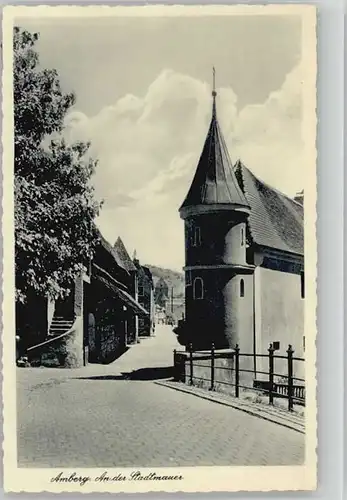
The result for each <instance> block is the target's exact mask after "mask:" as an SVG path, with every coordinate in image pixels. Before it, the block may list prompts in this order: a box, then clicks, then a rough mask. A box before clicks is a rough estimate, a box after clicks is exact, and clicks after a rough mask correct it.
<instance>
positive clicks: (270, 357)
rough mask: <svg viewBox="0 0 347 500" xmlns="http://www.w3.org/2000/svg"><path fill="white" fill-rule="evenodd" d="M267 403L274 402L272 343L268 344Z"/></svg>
mask: <svg viewBox="0 0 347 500" xmlns="http://www.w3.org/2000/svg"><path fill="white" fill-rule="evenodd" d="M268 351H269V403H270V405H272V404H273V402H274V396H273V389H274V351H275V349H274V348H273V345H272V344H270V346H269V349H268Z"/></svg>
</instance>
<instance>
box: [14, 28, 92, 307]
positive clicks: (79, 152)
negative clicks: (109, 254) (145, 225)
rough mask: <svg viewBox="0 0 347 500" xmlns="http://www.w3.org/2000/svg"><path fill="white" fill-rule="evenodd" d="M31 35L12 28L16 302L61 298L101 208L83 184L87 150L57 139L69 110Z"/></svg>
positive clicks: (87, 249) (84, 255) (82, 260)
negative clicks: (32, 298)
mask: <svg viewBox="0 0 347 500" xmlns="http://www.w3.org/2000/svg"><path fill="white" fill-rule="evenodd" d="M38 39H39V36H38V34H36V33H35V34H32V33H29V32H28V31H25V30H22V29H21V28H18V27H15V28H14V38H13V50H14V67H13V74H14V89H13V90H14V149H15V164H14V174H15V175H14V177H15V183H14V184H15V185H14V189H15V193H14V195H15V267H16V300H17V301H19V302H21V303H25V302H26V300H27V299H28V297H30V296H32V295H33V294H34V295H36V296H40V297H44V296H46V297H51V298H53V299H57V298H59V297H64V296H66V295H67V294H68V291H69V288H70V287H71V284H72V283H73V281H74V279H75V278H76V276H77V275H78V274H79V273H80V272H81V271H82V269H83V265H85V264H86V263H87V262H89V258H90V257H91V255H92V252H93V247H94V245H95V242H96V238H97V236H96V232H95V226H94V224H93V219H94V218H95V217H96V216H97V214H98V212H99V209H100V206H101V204H100V203H99V202H98V201H96V200H95V197H94V189H93V187H92V186H91V184H90V180H91V177H92V175H93V173H94V171H95V168H96V165H97V162H96V161H94V160H93V159H92V158H90V156H89V155H88V149H89V144H87V143H82V142H76V143H74V144H69V143H67V142H66V140H65V139H64V134H63V131H64V130H63V129H64V118H65V116H66V113H67V112H68V110H69V109H70V108H71V106H72V105H73V104H74V102H75V96H74V95H73V94H65V93H64V92H63V91H62V88H61V85H60V82H59V77H58V74H57V71H56V70H54V69H42V68H41V67H40V64H39V56H38V53H37V51H36V50H35V44H36V43H37V41H38Z"/></svg>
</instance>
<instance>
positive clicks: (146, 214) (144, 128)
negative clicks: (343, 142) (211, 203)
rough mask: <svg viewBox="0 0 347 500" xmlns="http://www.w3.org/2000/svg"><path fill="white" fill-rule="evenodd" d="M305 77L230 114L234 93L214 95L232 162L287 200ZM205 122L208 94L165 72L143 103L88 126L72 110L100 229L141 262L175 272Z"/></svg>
mask: <svg viewBox="0 0 347 500" xmlns="http://www.w3.org/2000/svg"><path fill="white" fill-rule="evenodd" d="M301 86H302V67H301V65H299V66H298V67H296V68H294V69H293V71H292V72H291V73H289V74H288V75H287V77H286V79H285V81H284V82H283V85H282V87H281V88H280V89H279V90H278V91H276V92H273V93H272V94H270V95H269V96H268V98H267V100H266V101H265V102H264V103H263V104H258V105H249V106H247V107H245V108H243V109H242V110H241V111H239V112H238V111H237V96H236V95H235V93H234V92H233V90H232V89H231V88H223V89H219V90H218V98H217V99H218V100H217V108H218V111H217V113H218V118H219V122H220V125H221V128H222V130H223V134H224V136H225V140H226V143H227V145H228V148H229V151H230V155H231V157H232V160H233V161H235V160H236V159H237V158H241V159H242V161H243V162H244V163H245V164H246V165H247V166H248V167H249V168H250V169H251V170H253V171H254V173H255V174H256V175H259V177H261V178H262V179H263V180H264V181H266V182H268V183H270V184H272V185H274V186H275V187H277V188H278V189H280V190H282V191H284V192H286V193H288V194H294V193H295V191H297V190H299V189H300V188H301V187H302V185H301V178H302V169H303V144H302V139H301V130H300V126H301V113H302V106H301ZM210 116H211V88H209V86H208V85H207V84H206V83H204V82H201V81H199V80H196V79H194V78H191V77H189V76H187V75H183V74H179V73H176V72H174V71H172V70H165V71H163V72H162V73H161V74H160V75H159V76H158V77H157V78H156V79H155V81H154V82H153V83H152V84H151V85H150V86H149V88H148V90H147V92H146V94H145V96H144V97H138V96H133V95H126V96H124V97H123V98H121V99H120V100H118V101H117V102H116V103H115V104H114V105H113V106H108V107H105V108H104V109H102V110H100V112H99V113H98V114H97V115H95V116H92V117H87V116H86V115H84V114H83V113H80V112H79V111H77V110H74V111H72V112H71V113H70V115H69V116H68V117H67V119H66V134H67V136H68V137H69V139H70V140H76V139H82V140H89V141H91V154H92V155H93V156H94V157H97V158H98V159H99V166H98V169H97V173H96V175H95V179H94V182H95V187H96V191H97V195H98V196H100V197H101V198H104V199H105V205H104V209H103V211H102V213H101V215H100V218H99V222H98V223H99V225H100V228H101V230H102V231H103V232H104V234H105V237H106V238H108V239H110V241H112V242H113V241H114V240H115V239H116V237H117V236H118V235H121V236H122V237H123V238H124V241H125V243H126V244H127V245H128V247H129V249H130V250H131V251H132V250H133V249H134V248H135V247H136V248H137V253H138V255H139V257H140V259H141V260H142V261H143V262H148V263H154V264H158V265H164V266H171V267H173V268H180V267H181V266H182V265H183V264H184V260H183V259H184V244H183V225H182V222H181V221H180V219H179V216H178V208H179V206H180V204H181V203H182V201H183V199H184V197H185V195H186V193H187V191H188V188H189V185H190V182H191V180H192V177H193V175H194V172H195V168H196V165H197V161H198V159H199V155H200V153H201V149H202V146H203V142H204V139H205V136H206V132H207V129H208V125H209V120H210Z"/></svg>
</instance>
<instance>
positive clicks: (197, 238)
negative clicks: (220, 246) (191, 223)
mask: <svg viewBox="0 0 347 500" xmlns="http://www.w3.org/2000/svg"><path fill="white" fill-rule="evenodd" d="M200 245H201V233H200V227H199V226H196V227H195V228H194V235H193V246H194V247H199V246H200Z"/></svg>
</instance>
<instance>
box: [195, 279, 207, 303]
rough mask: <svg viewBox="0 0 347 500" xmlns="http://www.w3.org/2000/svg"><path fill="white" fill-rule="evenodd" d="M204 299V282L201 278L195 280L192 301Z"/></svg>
mask: <svg viewBox="0 0 347 500" xmlns="http://www.w3.org/2000/svg"><path fill="white" fill-rule="evenodd" d="M203 298H204V282H203V281H202V278H195V280H194V287H193V299H195V300H199V299H203Z"/></svg>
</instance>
